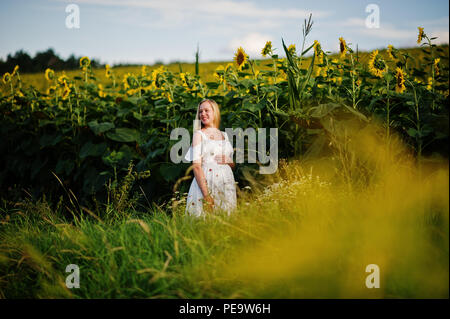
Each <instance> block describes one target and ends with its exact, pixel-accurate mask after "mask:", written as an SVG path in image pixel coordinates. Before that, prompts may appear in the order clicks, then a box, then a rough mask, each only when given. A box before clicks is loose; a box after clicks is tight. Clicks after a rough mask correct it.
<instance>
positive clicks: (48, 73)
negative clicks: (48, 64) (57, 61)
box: [45, 69, 55, 82]
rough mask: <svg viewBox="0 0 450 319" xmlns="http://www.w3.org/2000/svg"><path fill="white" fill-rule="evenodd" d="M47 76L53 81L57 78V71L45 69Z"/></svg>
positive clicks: (48, 79)
mask: <svg viewBox="0 0 450 319" xmlns="http://www.w3.org/2000/svg"><path fill="white" fill-rule="evenodd" d="M45 78H46V79H47V81H49V82H50V81H53V79H54V78H55V71H53V70H52V69H47V70H45Z"/></svg>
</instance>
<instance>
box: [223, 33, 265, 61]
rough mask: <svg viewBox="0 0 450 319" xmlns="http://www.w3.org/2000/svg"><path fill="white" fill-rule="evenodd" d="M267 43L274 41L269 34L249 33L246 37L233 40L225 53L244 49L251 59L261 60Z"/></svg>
mask: <svg viewBox="0 0 450 319" xmlns="http://www.w3.org/2000/svg"><path fill="white" fill-rule="evenodd" d="M266 41H273V39H272V37H271V36H270V35H267V34H261V33H257V32H254V33H249V34H247V35H246V36H244V37H239V38H233V39H232V40H231V41H230V42H229V44H228V47H227V48H226V49H225V50H224V51H226V52H235V51H236V50H237V48H238V47H242V48H243V49H244V50H245V52H246V53H247V54H248V55H249V56H250V57H252V58H261V50H262V48H263V47H264V45H265V44H266Z"/></svg>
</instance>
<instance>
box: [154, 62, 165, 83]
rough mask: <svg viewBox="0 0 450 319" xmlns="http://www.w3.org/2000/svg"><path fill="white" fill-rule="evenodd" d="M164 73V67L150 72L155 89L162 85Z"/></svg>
mask: <svg viewBox="0 0 450 319" xmlns="http://www.w3.org/2000/svg"><path fill="white" fill-rule="evenodd" d="M164 72H166V70H165V69H164V66H160V67H159V68H157V69H155V70H153V71H152V82H153V85H154V86H155V87H157V88H160V87H161V86H162V84H163V83H164Z"/></svg>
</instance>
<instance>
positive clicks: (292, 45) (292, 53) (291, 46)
mask: <svg viewBox="0 0 450 319" xmlns="http://www.w3.org/2000/svg"><path fill="white" fill-rule="evenodd" d="M288 52H289V54H290V55H292V56H295V55H296V54H297V53H296V52H297V49H296V48H295V44H291V45H290V46H289V47H288Z"/></svg>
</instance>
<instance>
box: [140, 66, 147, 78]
mask: <svg viewBox="0 0 450 319" xmlns="http://www.w3.org/2000/svg"><path fill="white" fill-rule="evenodd" d="M141 74H142V76H146V75H147V66H146V65H143V66H142V68H141Z"/></svg>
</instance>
